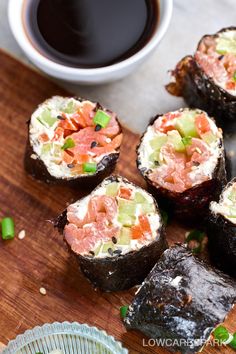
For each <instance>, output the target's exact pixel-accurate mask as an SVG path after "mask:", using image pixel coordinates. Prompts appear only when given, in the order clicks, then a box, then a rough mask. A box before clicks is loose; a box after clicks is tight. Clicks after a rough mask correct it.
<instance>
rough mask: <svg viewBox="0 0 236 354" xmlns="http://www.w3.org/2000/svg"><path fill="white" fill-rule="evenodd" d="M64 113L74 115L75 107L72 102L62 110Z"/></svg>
mask: <svg viewBox="0 0 236 354" xmlns="http://www.w3.org/2000/svg"><path fill="white" fill-rule="evenodd" d="M62 111H63V112H64V113H69V114H70V113H74V112H75V111H76V105H75V102H74V101H72V100H71V101H69V102H68V103H67V105H66V106H65V108H63V109H62Z"/></svg>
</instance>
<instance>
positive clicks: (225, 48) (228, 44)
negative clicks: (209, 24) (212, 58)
mask: <svg viewBox="0 0 236 354" xmlns="http://www.w3.org/2000/svg"><path fill="white" fill-rule="evenodd" d="M216 51H217V53H219V54H227V53H231V54H234V55H236V40H235V39H234V38H229V37H223V36H222V37H219V38H218V39H217V44H216Z"/></svg>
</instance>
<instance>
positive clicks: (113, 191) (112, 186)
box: [106, 182, 119, 197]
mask: <svg viewBox="0 0 236 354" xmlns="http://www.w3.org/2000/svg"><path fill="white" fill-rule="evenodd" d="M118 189H119V184H118V183H117V182H112V183H109V184H107V185H106V195H109V196H110V197H115V196H116V195H117V193H118Z"/></svg>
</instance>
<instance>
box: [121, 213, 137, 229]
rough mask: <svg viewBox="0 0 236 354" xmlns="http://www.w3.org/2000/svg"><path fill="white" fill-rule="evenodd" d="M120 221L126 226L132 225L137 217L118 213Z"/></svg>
mask: <svg viewBox="0 0 236 354" xmlns="http://www.w3.org/2000/svg"><path fill="white" fill-rule="evenodd" d="M117 219H118V221H119V222H120V223H121V224H122V225H124V226H132V225H134V223H135V217H134V216H130V215H127V214H122V213H119V214H118V218H117Z"/></svg>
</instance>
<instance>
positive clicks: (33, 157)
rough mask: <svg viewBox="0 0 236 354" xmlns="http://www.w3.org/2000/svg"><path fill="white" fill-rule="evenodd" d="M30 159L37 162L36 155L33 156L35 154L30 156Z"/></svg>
mask: <svg viewBox="0 0 236 354" xmlns="http://www.w3.org/2000/svg"><path fill="white" fill-rule="evenodd" d="M30 157H31V159H33V160H37V158H38V157H37V155H35V154H31V155H30Z"/></svg>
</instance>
